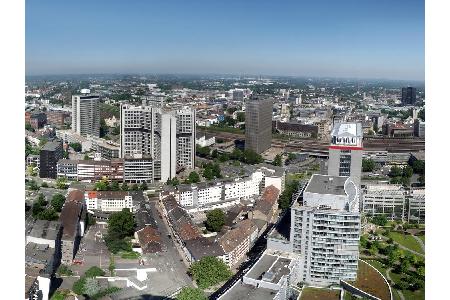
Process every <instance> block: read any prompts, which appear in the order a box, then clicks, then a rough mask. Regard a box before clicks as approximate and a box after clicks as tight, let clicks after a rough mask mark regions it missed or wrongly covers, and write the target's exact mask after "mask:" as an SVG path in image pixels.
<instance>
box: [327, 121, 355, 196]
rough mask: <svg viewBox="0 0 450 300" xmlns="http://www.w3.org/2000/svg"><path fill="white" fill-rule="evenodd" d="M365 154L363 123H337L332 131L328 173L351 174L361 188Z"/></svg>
mask: <svg viewBox="0 0 450 300" xmlns="http://www.w3.org/2000/svg"><path fill="white" fill-rule="evenodd" d="M362 155H363V132H362V126H361V123H336V124H335V125H334V127H333V130H332V131H331V144H330V146H329V159H328V175H331V176H350V177H351V178H352V181H353V182H354V183H355V184H356V186H357V187H358V189H359V186H360V183H361V167H362Z"/></svg>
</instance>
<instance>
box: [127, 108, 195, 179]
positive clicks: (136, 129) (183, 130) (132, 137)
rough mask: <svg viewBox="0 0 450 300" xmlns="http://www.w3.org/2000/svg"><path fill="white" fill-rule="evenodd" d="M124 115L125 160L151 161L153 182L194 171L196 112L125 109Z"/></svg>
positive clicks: (184, 109) (185, 109)
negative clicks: (187, 169) (145, 159)
mask: <svg viewBox="0 0 450 300" xmlns="http://www.w3.org/2000/svg"><path fill="white" fill-rule="evenodd" d="M120 112H121V117H120V119H121V135H120V139H121V141H120V156H121V157H122V158H124V159H125V160H127V159H128V158H142V157H151V164H152V175H153V179H154V180H161V181H166V180H167V179H170V178H173V177H175V175H176V170H177V169H181V168H193V167H194V159H195V110H193V109H190V108H183V109H180V110H176V111H165V110H163V109H162V108H159V107H152V106H132V105H121V107H120Z"/></svg>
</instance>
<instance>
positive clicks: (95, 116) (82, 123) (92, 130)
mask: <svg viewBox="0 0 450 300" xmlns="http://www.w3.org/2000/svg"><path fill="white" fill-rule="evenodd" d="M83 92H84V93H83ZM72 130H73V131H75V132H76V133H78V134H79V135H81V136H87V135H92V136H95V137H99V136H100V97H99V96H98V95H93V94H90V91H89V90H87V91H83V90H82V94H80V95H73V96H72Z"/></svg>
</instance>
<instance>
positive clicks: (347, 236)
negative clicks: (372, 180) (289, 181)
mask: <svg viewBox="0 0 450 300" xmlns="http://www.w3.org/2000/svg"><path fill="white" fill-rule="evenodd" d="M291 213H292V215H291V233H290V235H291V236H290V242H291V246H292V251H293V252H294V253H297V254H298V255H299V257H300V264H299V268H300V269H299V270H297V271H299V274H300V277H301V281H303V282H305V283H307V284H311V285H316V286H328V285H330V284H339V281H340V280H341V279H342V280H348V281H352V280H355V279H356V276H357V272H358V258H359V249H358V246H359V237H360V222H361V217H360V212H359V191H358V188H357V186H356V185H355V183H354V182H353V181H352V179H351V178H349V177H344V176H330V175H317V174H315V175H313V176H312V177H311V179H310V181H309V183H308V184H307V186H306V187H305V190H304V192H303V199H302V202H300V203H299V202H296V203H294V204H293V205H292V208H291Z"/></svg>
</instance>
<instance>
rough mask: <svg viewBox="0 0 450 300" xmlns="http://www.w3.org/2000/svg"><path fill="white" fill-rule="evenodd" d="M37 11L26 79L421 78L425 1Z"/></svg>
mask: <svg viewBox="0 0 450 300" xmlns="http://www.w3.org/2000/svg"><path fill="white" fill-rule="evenodd" d="M36 3H37V2H32V1H28V2H27V5H26V74H27V75H57V74H89V73H105V74H109V73H157V74H168V73H178V74H211V73H215V74H227V73H228V74H230V73H231V74H241V73H242V74H266V75H273V76H275V75H279V76H308V77H309V76H310V77H342V78H345V77H348V78H385V79H394V80H419V81H421V80H423V79H424V1H396V2H395V3H391V2H389V1H377V2H374V3H362V2H361V1H356V2H355V1H345V2H343V3H342V2H339V3H333V1H319V2H317V1H316V2H314V3H307V2H304V1H302V2H301V3H290V2H289V3H285V4H284V5H279V4H274V3H269V2H252V1H250V2H246V3H236V2H227V3H226V4H225V3H209V2H196V3H189V4H186V3H182V2H177V1H171V2H170V3H164V4H162V3H147V2H145V3H144V2H139V3H134V5H130V4H129V3H120V2H115V1H108V2H103V1H96V2H95V3H89V6H87V5H83V4H80V3H79V2H77V3H58V2H55V1H43V2H42V1H40V2H39V4H38V5H36ZM405 7H407V9H405ZM77 20H78V21H77Z"/></svg>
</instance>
